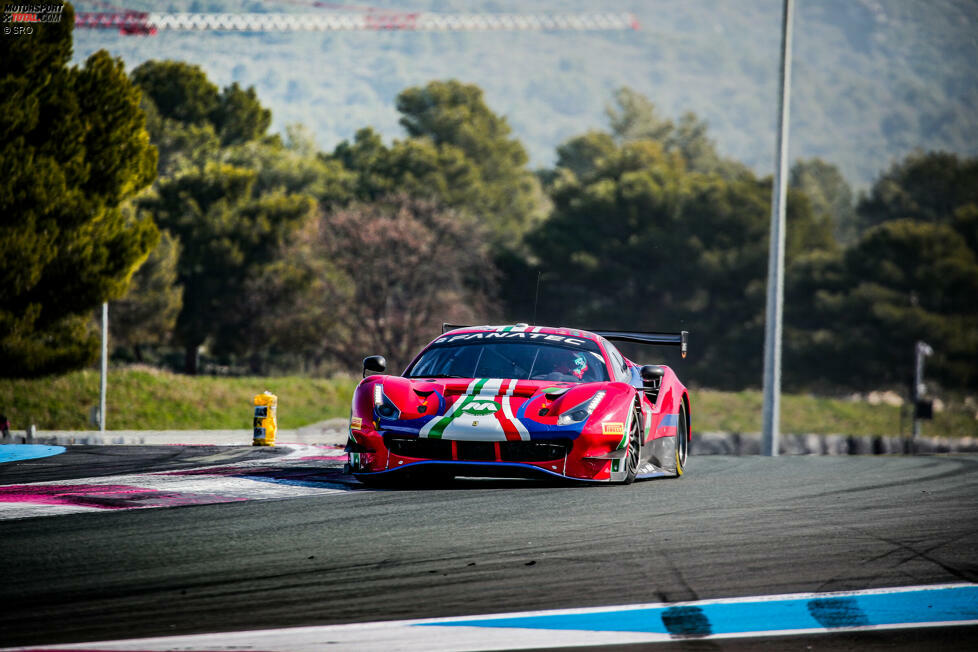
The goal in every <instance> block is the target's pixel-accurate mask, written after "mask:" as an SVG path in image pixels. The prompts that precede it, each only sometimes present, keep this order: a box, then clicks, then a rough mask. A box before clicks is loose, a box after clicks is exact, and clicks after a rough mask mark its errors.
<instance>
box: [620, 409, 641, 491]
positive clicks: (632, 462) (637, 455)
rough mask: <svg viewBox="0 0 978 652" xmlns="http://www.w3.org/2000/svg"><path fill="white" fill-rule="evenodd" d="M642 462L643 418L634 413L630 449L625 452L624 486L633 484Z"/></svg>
mask: <svg viewBox="0 0 978 652" xmlns="http://www.w3.org/2000/svg"><path fill="white" fill-rule="evenodd" d="M641 462H642V417H641V413H640V412H638V411H634V412H633V414H632V425H631V427H630V428H629V429H628V447H627V448H626V452H625V479H624V480H622V481H621V483H622V484H632V483H633V482H635V476H636V475H637V474H638V467H639V464H641Z"/></svg>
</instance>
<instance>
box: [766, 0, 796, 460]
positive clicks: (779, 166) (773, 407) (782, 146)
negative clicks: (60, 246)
mask: <svg viewBox="0 0 978 652" xmlns="http://www.w3.org/2000/svg"><path fill="white" fill-rule="evenodd" d="M793 14H794V2H793V0H784V11H783V13H782V17H781V18H782V22H781V84H780V86H781V87H780V90H781V94H780V95H779V99H778V137H777V139H778V144H777V148H776V150H775V166H774V188H773V192H772V196H771V243H770V246H769V249H768V252H769V253H768V263H767V310H766V316H765V320H764V409H763V412H764V431H763V435H762V441H761V453H762V454H763V455H777V454H778V438H779V431H780V420H781V319H782V313H783V307H784V232H785V200H786V198H787V185H786V182H787V176H788V122H789V120H788V114H789V109H790V108H791V23H792V17H793Z"/></svg>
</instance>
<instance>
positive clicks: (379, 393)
mask: <svg viewBox="0 0 978 652" xmlns="http://www.w3.org/2000/svg"><path fill="white" fill-rule="evenodd" d="M374 409H375V410H376V411H377V414H378V415H380V416H381V417H383V418H385V419H397V418H398V417H400V416H401V411H400V410H398V409H397V406H396V405H394V403H393V402H392V401H391V400H390V399H389V398H387V395H386V394H384V386H383V385H382V384H381V383H377V384H376V385H374Z"/></svg>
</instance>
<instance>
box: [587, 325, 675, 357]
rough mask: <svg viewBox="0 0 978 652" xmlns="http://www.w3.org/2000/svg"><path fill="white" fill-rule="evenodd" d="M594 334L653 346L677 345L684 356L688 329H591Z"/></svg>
mask: <svg viewBox="0 0 978 652" xmlns="http://www.w3.org/2000/svg"><path fill="white" fill-rule="evenodd" d="M591 332H592V333H594V334H595V335H600V336H601V337H603V338H605V339H608V340H611V341H612V342H632V343H635V344H651V345H653V346H678V347H679V351H680V353H682V356H683V357H684V358H685V357H686V346H687V343H688V339H689V331H679V332H678V333H643V332H641V331H591Z"/></svg>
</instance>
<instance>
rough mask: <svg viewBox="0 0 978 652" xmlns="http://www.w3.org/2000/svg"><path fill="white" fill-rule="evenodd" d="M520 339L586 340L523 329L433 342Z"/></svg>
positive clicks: (460, 336)
mask: <svg viewBox="0 0 978 652" xmlns="http://www.w3.org/2000/svg"><path fill="white" fill-rule="evenodd" d="M514 338H517V339H520V340H524V341H525V340H536V339H541V338H542V339H543V340H545V341H548V342H560V343H562V344H570V345H571V346H581V345H582V344H585V343H586V342H587V340H583V339H578V338H575V337H567V336H566V335H547V334H546V333H533V332H525V331H499V332H490V333H462V334H461V335H449V336H445V337H439V338H438V339H437V340H435V342H434V343H435V344H445V343H448V342H460V341H463V340H482V339H485V340H504V339H505V340H510V339H514Z"/></svg>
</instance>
